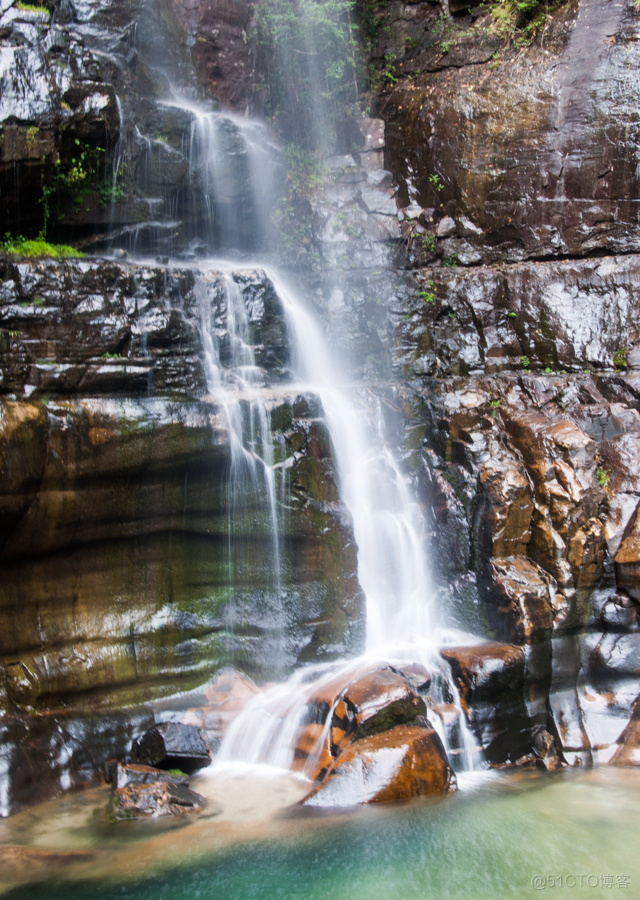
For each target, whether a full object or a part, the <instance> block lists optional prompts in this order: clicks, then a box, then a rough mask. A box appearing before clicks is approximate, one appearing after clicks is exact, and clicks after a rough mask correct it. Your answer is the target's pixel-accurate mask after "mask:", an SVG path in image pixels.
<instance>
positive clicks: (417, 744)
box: [300, 725, 456, 807]
mask: <svg viewBox="0 0 640 900" xmlns="http://www.w3.org/2000/svg"><path fill="white" fill-rule="evenodd" d="M455 789H456V779H455V775H454V773H453V770H452V769H451V767H450V766H449V764H448V762H447V759H446V756H445V754H444V751H443V748H442V744H441V742H440V739H439V737H438V735H437V734H436V732H435V731H434V730H433V729H432V728H425V727H412V726H408V725H398V726H396V727H395V728H392V729H391V730H390V731H383V732H381V733H380V734H375V735H372V736H370V737H367V738H362V739H360V740H357V741H355V742H354V743H352V744H350V745H349V746H348V747H347V748H346V750H344V751H343V752H342V753H341V754H340V756H339V757H338V758H337V760H336V761H335V763H334V764H333V766H332V767H331V769H330V770H329V771H328V772H327V774H326V776H325V777H324V779H323V780H322V781H321V782H320V783H319V784H318V785H317V786H316V787H314V788H313V790H312V791H311V792H310V793H309V794H308V795H307V796H306V797H305V798H304V799H303V800H301V801H300V805H301V806H309V807H344V806H358V805H360V804H363V803H396V802H399V801H402V800H410V799H411V798H412V797H422V796H426V795H430V794H443V793H447V792H449V791H454V790H455Z"/></svg>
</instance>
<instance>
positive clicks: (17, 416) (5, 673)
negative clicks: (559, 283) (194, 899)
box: [0, 261, 363, 812]
mask: <svg viewBox="0 0 640 900" xmlns="http://www.w3.org/2000/svg"><path fill="white" fill-rule="evenodd" d="M2 274H3V281H2V284H1V286H0V292H1V295H2V299H1V300H0V319H1V320H2V330H1V331H0V343H1V344H2V353H1V361H0V365H1V376H2V380H1V382H0V385H1V388H0V389H1V391H2V394H3V396H2V398H0V459H1V460H2V462H1V471H2V490H1V491H0V510H1V515H0V519H1V525H0V541H1V546H0V558H1V559H2V567H3V586H2V589H1V590H0V622H1V623H2V627H1V628H0V631H1V633H2V639H1V640H0V669H1V678H0V708H1V709H2V713H3V715H4V716H5V718H4V719H3V729H4V730H3V734H4V740H3V745H2V751H1V753H0V772H1V773H2V778H3V779H4V780H3V784H5V785H7V787H6V790H5V789H4V788H3V790H4V791H5V792H4V793H3V794H2V795H1V796H2V797H3V800H2V803H3V804H5V803H6V804H7V806H8V808H11V807H13V806H14V804H17V803H20V802H23V801H24V800H25V799H33V797H34V796H35V795H39V796H47V795H49V794H50V793H51V792H52V791H55V790H56V789H59V787H60V785H61V784H63V785H65V786H69V785H72V784H77V783H84V782H86V781H90V780H91V779H95V777H96V775H97V771H98V767H99V765H100V763H101V762H102V761H104V760H105V759H108V758H109V757H112V756H114V755H117V754H119V753H120V752H121V751H122V748H123V745H124V744H127V742H129V741H130V734H131V731H130V728H129V726H128V725H127V724H126V723H127V722H128V721H129V720H131V721H137V719H136V716H137V715H138V714H137V713H136V714H134V713H131V714H127V715H125V716H124V720H123V721H120V720H119V719H118V718H117V715H116V712H117V711H118V710H120V709H123V708H129V709H130V708H134V709H135V708H138V707H139V706H140V705H141V704H144V703H145V702H147V701H151V700H154V699H156V698H158V697H161V696H163V695H166V694H167V693H174V692H175V690H176V685H177V684H180V686H181V687H182V688H183V689H186V690H188V689H190V688H193V687H195V686H197V685H199V684H202V683H203V682H205V681H206V680H207V678H209V677H210V676H211V675H213V674H214V673H215V672H216V671H217V670H218V669H219V668H220V667H221V666H223V665H225V664H226V663H229V662H230V661H232V660H233V661H241V663H242V665H243V666H244V667H246V668H248V669H249V670H250V671H252V672H254V673H256V674H258V675H259V676H260V677H274V675H276V674H278V675H284V673H286V672H287V671H288V670H290V669H291V668H293V667H294V666H295V665H297V664H299V662H300V661H301V660H309V661H314V660H317V659H320V658H323V659H326V658H330V657H332V656H344V655H345V654H346V653H348V652H350V651H351V652H353V651H354V650H356V649H358V648H359V647H360V646H361V639H362V615H363V598H362V593H361V590H360V587H359V585H358V581H357V575H356V547H355V543H354V539H353V534H352V526H351V522H350V518H349V516H348V514H347V512H346V510H345V508H344V507H343V506H342V504H341V502H340V500H339V498H338V492H337V487H336V476H335V469H334V464H333V459H332V451H331V444H330V441H329V438H328V435H327V431H326V426H325V423H324V421H323V415H322V409H321V406H320V403H319V401H318V399H317V398H316V397H315V396H312V395H300V394H298V393H296V392H295V391H287V390H284V389H283V388H282V387H281V386H280V381H281V379H282V378H283V377H284V376H285V374H286V372H287V368H288V354H289V349H288V342H287V339H286V328H285V323H284V318H283V311H282V306H281V303H280V301H279V299H278V297H277V295H276V293H275V291H274V289H273V286H272V285H271V283H270V282H269V281H268V280H267V279H266V278H264V277H263V275H260V274H258V273H256V272H254V271H252V270H238V272H237V273H236V274H235V275H234V276H231V275H222V274H221V273H219V272H205V271H203V272H197V271H195V270H193V269H192V270H168V269H164V268H162V267H150V268H146V267H144V266H139V267H136V266H127V265H120V264H115V263H105V262H96V261H91V262H78V263H55V262H43V263H18V262H6V261H5V262H4V263H2ZM229 290H231V291H232V292H233V295H234V296H235V298H236V300H237V301H238V302H239V303H240V305H241V307H242V309H243V310H244V313H245V314H246V326H247V332H246V338H247V340H248V344H247V346H248V347H249V348H250V349H251V351H252V352H253V354H254V357H255V360H256V367H255V370H256V373H259V383H260V385H261V388H260V390H259V391H258V393H260V391H261V392H262V396H263V398H264V402H265V416H266V420H268V421H269V422H270V426H269V427H270V428H271V433H272V439H273V446H274V455H275V457H276V461H277V462H281V463H282V471H283V472H284V473H286V482H285V483H284V484H283V485H282V486H281V487H282V490H283V492H284V493H283V496H285V497H286V498H287V516H286V517H285V516H280V517H279V518H278V522H279V530H280V534H279V546H280V559H281V582H280V584H281V589H280V592H279V593H278V592H276V591H275V588H273V587H272V585H271V579H272V573H273V554H274V542H273V534H272V531H273V529H272V525H273V522H272V518H271V516H270V513H269V510H268V505H267V504H266V499H265V497H264V496H263V493H264V491H262V492H261V490H260V485H257V487H256V489H255V491H253V492H252V489H249V488H247V491H245V492H244V493H243V494H242V496H241V498H240V500H237V501H236V500H234V497H233V496H231V495H230V493H229V490H228V486H229V471H230V467H231V464H232V453H231V441H232V438H231V436H230V431H229V429H230V421H231V420H230V419H229V416H228V412H229V404H230V403H232V404H235V403H237V404H238V406H239V412H240V414H241V417H242V416H245V417H246V416H250V406H249V403H248V401H247V400H246V398H244V399H242V398H241V399H236V398H235V394H234V389H233V379H232V377H231V375H229V374H228V373H229V372H230V371H231V369H230V368H229V367H233V365H235V362H234V352H233V347H232V345H233V341H234V340H235V338H234V337H233V334H235V332H233V329H232V328H231V326H230V319H231V318H232V315H231V312H230V306H229ZM203 317H204V318H203ZM205 321H206V322H207V323H208V328H209V329H210V331H209V332H208V333H210V335H212V340H213V341H214V342H215V343H216V344H217V348H218V355H219V360H220V369H219V371H220V373H221V374H220V377H221V378H222V379H223V380H224V378H227V377H229V378H230V383H229V385H228V394H227V395H225V397H224V401H225V403H226V404H227V406H226V407H225V406H224V405H223V395H222V394H221V393H220V391H214V393H209V387H210V382H209V381H208V378H207V374H206V372H207V368H206V366H205V357H204V353H203V349H202V348H203V343H202V333H203V327H204V325H203V322H205ZM232 332H233V334H232ZM225 373H227V374H226V375H225ZM256 377H257V376H256ZM254 487H255V486H254ZM240 501H241V502H240ZM230 517H231V521H232V523H233V530H232V533H231V534H230V529H229V521H230ZM234 536H235V537H234ZM230 554H231V556H230ZM231 558H233V562H234V566H235V568H236V573H237V572H242V573H243V575H242V578H241V584H242V587H241V588H240V586H239V584H238V588H237V589H236V591H235V592H234V594H233V595H230V592H229V588H228V584H229V574H228V567H229V560H230V559H231ZM194 572H197V573H198V577H197V578H194ZM34 635H37V643H34ZM98 711H100V714H101V715H102V716H103V717H104V733H102V729H101V728H98V727H97V725H96V722H95V714H96V713H98ZM39 715H42V716H43V718H42V719H35V718H34V716H39ZM127 716H129V718H127ZM36 721H37V722H39V723H40V724H39V725H38V727H37V728H36V726H35V725H34V722H36ZM45 725H46V727H45ZM92 728H93V729H94V730H96V738H95V748H94V750H95V752H92V751H90V749H89V746H88V743H87V739H86V735H87V733H88V732H89V731H90V730H91V729H92ZM61 733H62V734H65V733H69V734H73V735H76V734H78V735H80V737H78V739H77V746H76V744H75V743H73V744H69V746H68V749H65V740H62V741H61V740H60V734H61ZM31 735H33V736H34V740H35V741H36V743H37V745H38V749H37V750H34V751H33V753H32V752H31V750H30V749H29V747H30V740H31ZM73 740H74V741H75V740H76V739H75V737H74V739H73ZM43 748H44V749H43ZM52 759H53V760H57V762H55V763H51V760H52ZM47 760H49V762H47ZM44 767H46V768H47V774H46V777H45V775H44V773H43V771H42V770H43V768H44ZM8 773H11V775H10V777H9V774H8ZM5 798H6V800H5ZM6 808H7V807H5V806H4V805H3V809H2V811H3V812H6Z"/></svg>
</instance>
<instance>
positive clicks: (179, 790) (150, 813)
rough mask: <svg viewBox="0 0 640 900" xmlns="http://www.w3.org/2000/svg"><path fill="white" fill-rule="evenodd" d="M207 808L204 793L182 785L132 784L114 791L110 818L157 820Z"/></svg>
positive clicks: (159, 783)
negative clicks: (198, 792) (197, 792)
mask: <svg viewBox="0 0 640 900" xmlns="http://www.w3.org/2000/svg"><path fill="white" fill-rule="evenodd" d="M206 805H207V801H206V799H205V798H204V797H203V796H202V795H201V794H196V792H195V791H191V790H189V788H186V787H184V786H183V785H180V784H168V783H167V782H154V783H153V784H130V785H128V786H127V787H122V788H116V789H115V790H114V792H113V796H112V798H111V800H110V802H109V815H110V817H111V818H113V819H116V820H121V819H140V818H143V819H145V818H152V819H156V818H159V817H161V816H182V815H185V814H186V813H193V812H200V811H201V810H203V809H204V808H205V806H206Z"/></svg>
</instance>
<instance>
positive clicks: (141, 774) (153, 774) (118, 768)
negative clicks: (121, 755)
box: [107, 761, 189, 788]
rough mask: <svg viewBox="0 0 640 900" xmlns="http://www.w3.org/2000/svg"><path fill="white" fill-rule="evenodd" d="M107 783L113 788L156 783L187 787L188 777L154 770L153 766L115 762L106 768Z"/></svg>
mask: <svg viewBox="0 0 640 900" xmlns="http://www.w3.org/2000/svg"><path fill="white" fill-rule="evenodd" d="M107 781H109V782H110V783H111V784H113V786H114V788H125V787H129V786H130V785H134V784H155V783H156V782H164V783H166V784H180V785H183V786H184V787H189V776H188V775H184V774H182V775H177V774H175V772H167V771H164V770H163V769H156V768H154V767H153V766H143V765H140V764H136V763H129V764H128V765H126V764H123V763H120V762H115V761H114V762H113V765H112V766H111V765H109V766H108V770H107Z"/></svg>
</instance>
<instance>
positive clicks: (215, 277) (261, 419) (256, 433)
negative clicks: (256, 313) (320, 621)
mask: <svg viewBox="0 0 640 900" xmlns="http://www.w3.org/2000/svg"><path fill="white" fill-rule="evenodd" d="M220 286H222V294H223V296H222V297H219V290H220ZM195 293H196V296H197V299H198V309H199V314H200V334H201V341H202V348H203V358H204V368H205V377H206V383H207V390H208V392H209V394H210V395H211V396H212V397H213V398H214V399H215V402H216V403H217V404H219V405H220V407H221V409H222V411H223V413H224V418H225V421H226V425H227V431H228V435H229V444H230V457H231V459H230V468H229V472H228V477H227V479H226V485H227V509H228V517H229V521H228V529H227V530H228V536H229V539H228V558H227V564H228V569H229V573H231V572H236V571H237V565H236V563H237V562H238V560H237V559H236V557H235V554H237V553H240V551H241V547H242V543H243V537H244V534H243V530H244V521H245V519H246V515H247V510H248V508H249V507H250V506H253V505H255V504H260V503H261V500H262V505H265V503H266V506H267V508H268V510H269V530H270V534H271V542H272V560H273V564H272V572H273V577H272V582H273V583H272V585H271V589H272V591H273V593H274V596H275V598H276V599H278V598H279V596H280V582H281V578H280V528H279V523H278V503H277V500H276V467H275V465H274V448H273V438H272V429H271V416H270V413H269V410H268V408H267V405H266V403H265V392H264V390H263V388H264V387H265V375H264V372H263V371H262V369H261V368H260V367H259V366H258V365H257V364H256V359H255V354H254V350H253V347H252V345H251V343H250V333H249V320H248V317H247V311H246V308H245V305H244V299H243V297H242V294H241V291H240V289H239V287H238V285H237V284H236V282H235V281H234V280H233V277H232V276H231V275H230V274H228V273H224V272H222V273H221V272H214V273H212V275H211V277H207V276H199V277H198V278H197V280H196V284H195ZM218 333H220V334H221V335H223V336H224V341H225V346H224V353H223V352H222V347H221V341H220V339H219V337H218ZM223 356H224V364H223V359H222V357H223ZM228 583H229V585H230V588H231V590H233V584H234V578H232V577H229V579H228ZM230 599H231V600H232V599H233V598H230Z"/></svg>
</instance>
